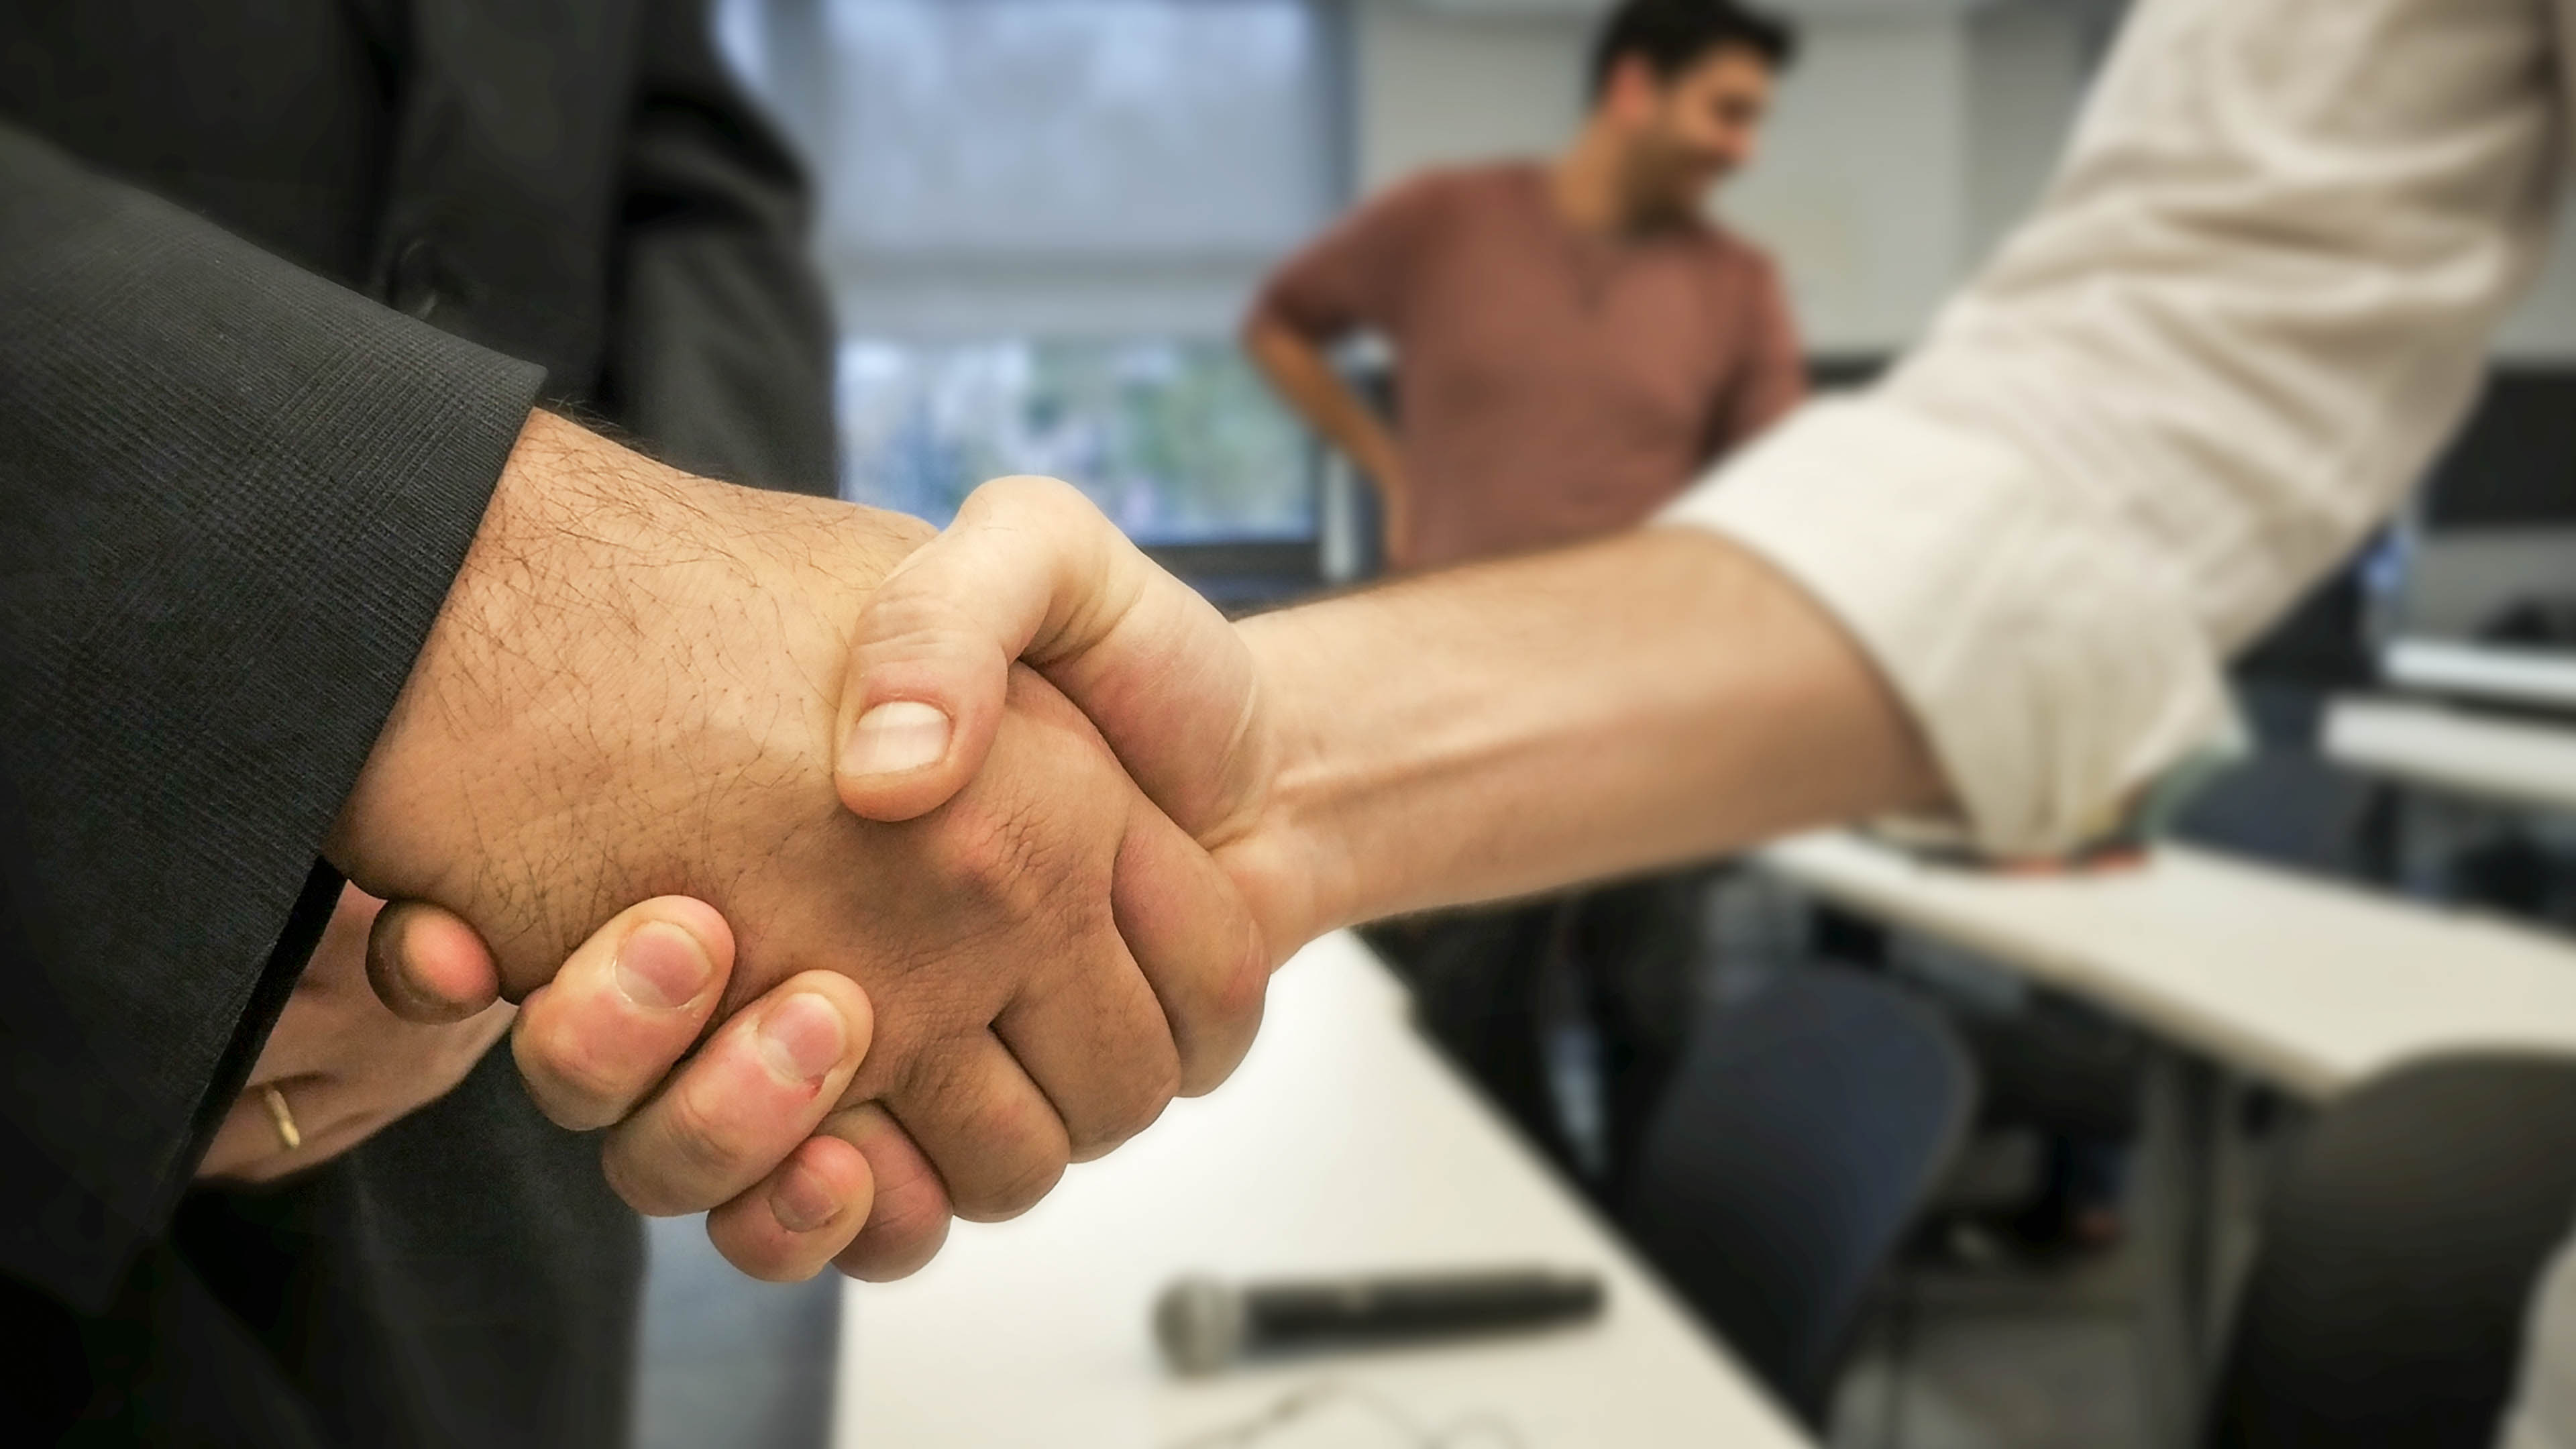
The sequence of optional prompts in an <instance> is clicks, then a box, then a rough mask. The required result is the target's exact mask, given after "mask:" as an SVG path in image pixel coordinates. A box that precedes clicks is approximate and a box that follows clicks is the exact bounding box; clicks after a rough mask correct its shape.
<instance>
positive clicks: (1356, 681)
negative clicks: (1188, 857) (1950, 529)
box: [1243, 529, 1941, 930]
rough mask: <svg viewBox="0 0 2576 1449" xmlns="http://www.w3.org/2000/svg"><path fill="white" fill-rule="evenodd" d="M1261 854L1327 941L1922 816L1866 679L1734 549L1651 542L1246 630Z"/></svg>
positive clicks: (1697, 541) (1435, 584) (1564, 556)
mask: <svg viewBox="0 0 2576 1449" xmlns="http://www.w3.org/2000/svg"><path fill="white" fill-rule="evenodd" d="M1243 628H1244V633H1245V638H1246V642H1247V644H1248V645H1249V646H1250V648H1251V649H1252V651H1253V654H1254V656H1255V657H1256V659H1257V660H1258V662H1259V673H1260V677H1261V680H1262V687H1263V689H1264V690H1265V691H1268V692H1269V696H1270V702H1271V704H1272V705H1273V707H1274V708H1276V709H1277V710H1279V711H1280V713H1281V727H1282V730H1281V742H1280V762H1279V766H1278V772H1277V774H1276V775H1275V777H1274V779H1275V786H1274V789H1273V792H1272V801H1271V805H1270V810H1269V814H1270V821H1271V823H1270V825H1269V826H1268V827H1267V828H1265V829H1264V830H1263V831H1262V832H1261V833H1262V835H1263V836H1264V837H1265V844H1264V845H1263V847H1262V848H1264V849H1269V850H1274V851H1277V852H1280V853H1281V854H1282V855H1283V856H1286V857H1294V859H1293V860H1290V859H1282V860H1281V861H1280V862H1279V869H1280V870H1281V871H1282V872H1283V873H1285V874H1289V875H1293V876H1297V877H1299V878H1303V879H1306V880H1310V881H1312V882H1313V887H1312V892H1313V897H1314V899H1313V901H1312V903H1311V912H1312V914H1313V916H1314V918H1315V919H1314V920H1313V921H1312V922H1311V924H1312V925H1313V927H1314V928H1315V929H1317V930H1321V929H1324V928H1327V927H1331V926H1335V925H1340V924H1345V923H1348V922H1351V921H1359V920H1367V919H1370V918H1373V917H1377V916H1383V915H1388V914H1393V913H1396V912H1400V911H1406V910H1415V909H1421V908H1426V907H1430V906H1436V905H1447V904H1458V903H1464V902H1468V901H1473V900H1481V899H1491V898H1496V897H1501V896H1508V895H1515V894H1520V893H1523V892H1527V891H1533V890H1539V889H1543V888H1546V887H1550V886H1556V885H1563V884H1570V883H1573V882H1575V881H1579V880H1585V879H1594V878H1599V877H1603V876H1609V875H1614V874H1618V873H1621V872H1625V871H1630V870H1637V869H1643V868H1646V867H1650V866H1655V865H1660V864H1667V863H1671V862H1674V861H1680V860H1685V859H1690V858H1693V857H1698V856H1704V855H1708V854H1712V853H1716V852H1720V851H1724V850H1728V849H1731V848H1736V847H1741V846H1744V845H1747V844H1750V843H1753V842H1756V841H1759V840H1762V839H1765V838H1768V837H1771V836H1774V835H1777V834H1780V833H1784V832H1787V831H1790V830H1795V829H1799V828H1803V827H1806V826H1810V825H1815V824H1820V823H1824V822H1827V821H1832V820H1838V819H1848V818H1852V817H1854V816H1859V815H1864V814H1868V813H1872V812H1877V811H1883V810H1890V809H1897V808H1906V807H1923V806H1928V805H1932V804H1935V803H1937V802H1938V800H1939V799H1940V797H1941V787H1940V782H1939V778H1938V774H1937V772H1936V770H1935V768H1934V766H1933V764H1932V762H1931V759H1930V756H1929V754H1928V752H1927V750H1926V749H1925V746H1924V743H1923V741H1922V739H1921V737H1920V735H1919V734H1918V733H1917V731H1916V730H1915V728H1914V726H1913V724H1912V723H1911V721H1910V720H1909V719H1908V718H1907V716H1906V715H1905V713H1904V711H1903V710H1902V708H1901V707H1900V706H1899V704H1898V703H1897V701H1896V699H1895V698H1894V696H1893V695H1892V694H1890V692H1889V691H1888V689H1887V687H1886V685H1885V684H1884V682H1883V681H1882V680H1881V678H1880V676H1879V674H1878V672H1877V671H1876V669H1875V668H1874V667H1873V666H1872V665H1871V664H1870V663H1869V661H1868V660H1867V659H1866V658H1865V657H1864V656H1863V655H1862V654H1861V653H1860V651H1859V650H1858V648H1857V647H1856V646H1855V645H1854V644H1853V643H1852V641H1851V640H1850V639H1849V638H1848V637H1847V636H1846V635H1845V634H1844V633H1843V632H1842V631H1841V629H1840V628H1839V627H1838V626H1837V625H1836V624H1835V623H1834V622H1833V621H1832V619H1831V618H1829V617H1828V616H1827V615H1826V614H1825V613H1824V612H1823V611H1822V610H1821V609H1820V608H1818V607H1817V606H1816V605H1815V604H1814V603H1813V602H1812V601H1811V600H1810V599H1808V598H1807V597H1806V595H1804V594H1803V593H1802V592H1800V591H1799V590H1798V589H1797V588H1796V587H1795V586H1794V585H1792V584H1790V583H1789V582H1788V581H1787V580H1785V579H1783V578H1782V577H1780V576H1779V575H1778V574H1777V573H1775V572H1774V571H1772V570H1771V569H1770V568H1769V567H1768V566H1767V565H1765V564H1764V563H1762V562H1761V561H1760V560H1758V559H1756V558H1754V557H1753V556H1751V555H1749V554H1747V553H1745V552H1744V551H1743V550H1742V549H1740V548H1738V547H1737V546H1735V545H1733V544H1731V543H1729V542H1727V541H1725V540H1723V539H1720V538H1718V537H1716V536H1714V535H1710V534H1704V533H1700V532H1697V531H1695V530H1684V529H1657V530H1650V531H1647V532H1643V533H1636V534H1630V535H1626V536H1623V537H1620V538H1617V539H1612V540H1609V541H1606V542H1603V543H1599V544H1593V545H1589V546H1586V547H1582V548H1578V549H1570V550H1565V551H1561V552H1557V553H1551V554H1543V555H1538V556H1534V557H1530V558H1525V559H1516V560H1509V561H1505V562H1501V563H1495V564H1487V565H1480V566H1477V567H1474V568H1468V569H1461V570H1456V571H1452V572H1448V573H1442V574H1435V575H1432V576H1429V577H1426V578H1422V579H1418V580H1414V581H1411V582H1407V583H1403V584H1398V585H1394V586H1391V587H1387V588H1382V589H1376V590H1371V591H1368V592H1365V593H1359V594H1353V595H1349V596H1346V597H1343V598H1339V599H1334V600H1329V601H1326V602H1324V603H1320V604H1316V605H1312V606H1308V607H1305V608H1299V609H1291V610H1286V611H1283V612H1280V613H1277V614H1273V615H1268V616H1264V617H1261V618H1258V619H1254V620H1250V621H1247V622H1246V623H1245V625H1244V626H1243Z"/></svg>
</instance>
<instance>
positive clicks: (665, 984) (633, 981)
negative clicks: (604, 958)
mask: <svg viewBox="0 0 2576 1449" xmlns="http://www.w3.org/2000/svg"><path fill="white" fill-rule="evenodd" d="M616 964H617V989H618V990H619V991H621V992H623V993H624V994H625V996H626V999H627V1000H629V1001H631V1002H634V1003H635V1004H636V1005H637V1006H641V1007H646V1008H649V1009H651V1010H654V1011H668V1010H670V1009H671V1008H672V1007H675V1006H685V1005H687V1004H688V1003H689V1002H691V1001H694V1000H696V999H697V995H698V993H699V992H701V991H704V990H706V989H707V981H708V978H710V977H712V976H714V975H715V974H716V967H715V963H714V962H712V961H710V960H708V959H707V953H706V951H705V949H704V948H702V947H700V946H699V945H698V939H697V937H695V936H692V935H690V934H689V933H688V932H686V931H683V930H681V929H680V928H679V927H677V926H674V925H671V924H670V923H668V922H665V921H647V922H645V923H644V924H643V925H640V926H638V927H636V928H635V929H634V930H633V931H630V932H628V933H627V936H626V939H625V941H623V942H622V943H620V944H619V946H618V948H617V963H616Z"/></svg>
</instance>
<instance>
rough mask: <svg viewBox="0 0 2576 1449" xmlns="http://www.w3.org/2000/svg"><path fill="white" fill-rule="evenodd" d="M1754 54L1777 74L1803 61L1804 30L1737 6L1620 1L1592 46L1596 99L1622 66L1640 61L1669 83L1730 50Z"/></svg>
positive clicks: (1724, 0) (1706, 1)
mask: <svg viewBox="0 0 2576 1449" xmlns="http://www.w3.org/2000/svg"><path fill="white" fill-rule="evenodd" d="M1730 46H1732V47H1736V48H1739V49H1743V50H1749V51H1751V52H1753V53H1754V54H1755V55H1758V56H1760V57H1762V60H1763V63H1764V64H1766V65H1768V66H1770V67H1771V69H1773V70H1775V71H1779V70H1787V69H1788V68H1789V64H1790V62H1791V61H1794V60H1796V59H1797V56H1798V30H1797V27H1796V26H1794V25H1792V24H1790V23H1789V21H1788V20H1786V19H1784V18H1782V17H1780V16H1776V15H1766V14H1764V13H1763V12H1761V11H1759V10H1754V9H1750V8H1748V7H1746V6H1743V5H1739V4H1737V3H1735V0H1620V4H1619V8H1618V9H1616V10H1613V11H1611V12H1610V18H1609V19H1607V20H1605V21H1603V22H1602V24H1601V33H1600V34H1599V35H1598V36H1596V37H1594V39H1593V42H1592V99H1594V100H1596V101H1597V100H1599V99H1601V93H1602V92H1603V91H1604V90H1606V89H1608V88H1609V85H1610V73H1611V72H1612V71H1614V70H1616V69H1618V67H1619V62H1621V61H1623V60H1625V59H1627V58H1628V57H1629V56H1632V55H1633V56H1636V57H1638V58H1639V59H1641V60H1643V61H1645V62H1646V64H1647V65H1648V66H1650V67H1652V68H1653V70H1654V72H1655V78H1656V79H1657V80H1662V81H1669V80H1671V79H1672V78H1673V77H1675V76H1677V75H1680V74H1681V73H1682V72H1683V71H1686V70H1689V69H1690V68H1691V67H1692V66H1694V65H1697V64H1699V63H1700V62H1701V61H1702V60H1704V59H1706V58H1707V57H1708V55H1709V53H1710V52H1711V51H1716V50H1723V49H1726V48H1727V47H1730Z"/></svg>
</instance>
